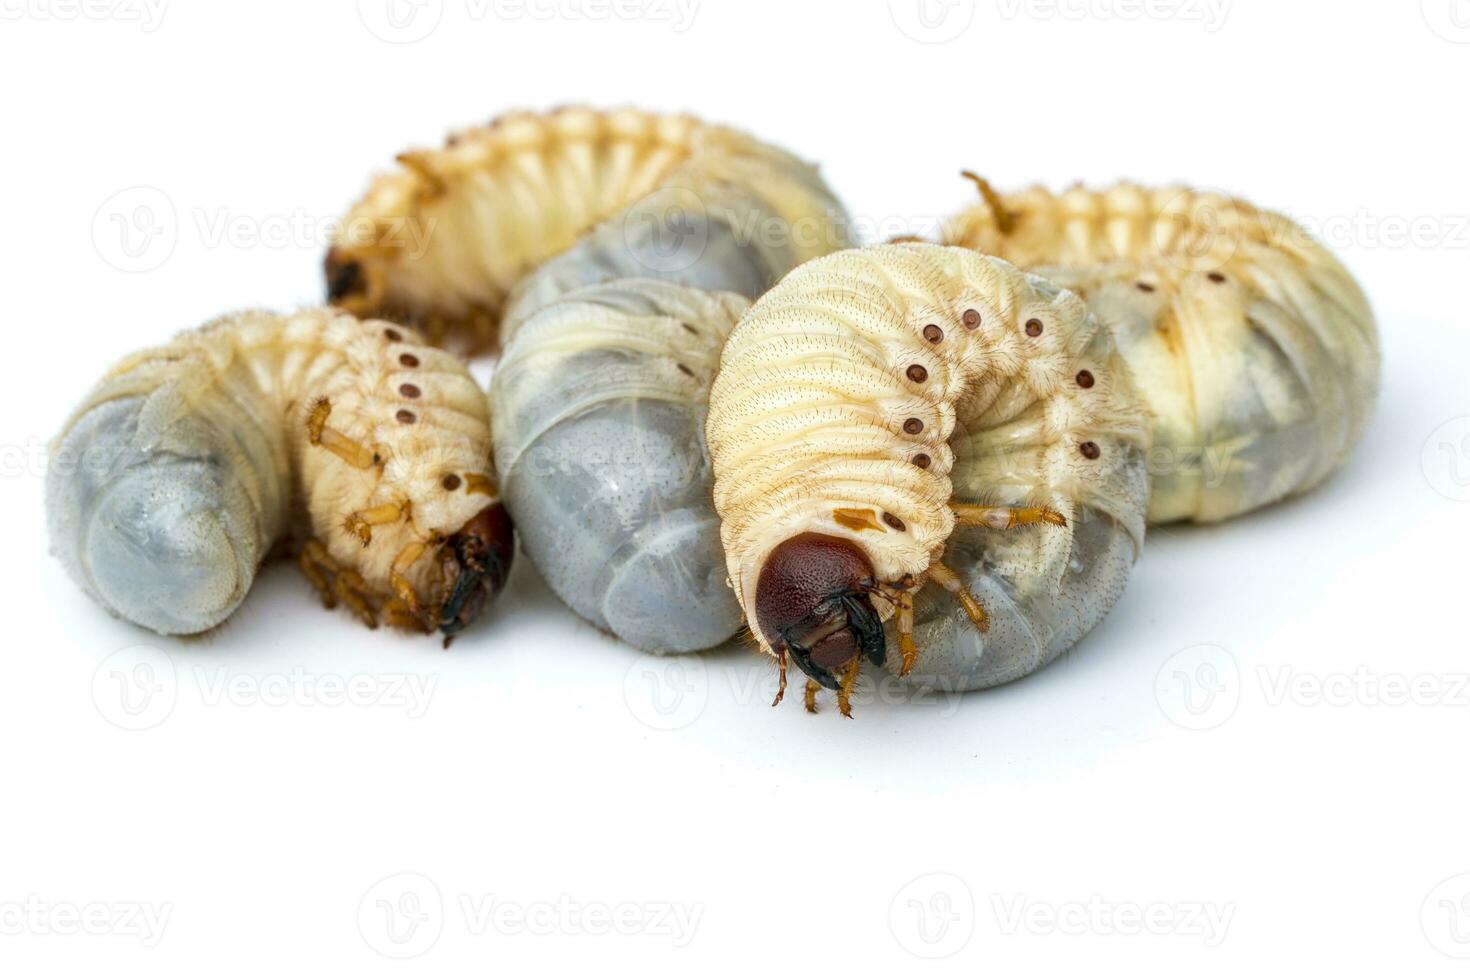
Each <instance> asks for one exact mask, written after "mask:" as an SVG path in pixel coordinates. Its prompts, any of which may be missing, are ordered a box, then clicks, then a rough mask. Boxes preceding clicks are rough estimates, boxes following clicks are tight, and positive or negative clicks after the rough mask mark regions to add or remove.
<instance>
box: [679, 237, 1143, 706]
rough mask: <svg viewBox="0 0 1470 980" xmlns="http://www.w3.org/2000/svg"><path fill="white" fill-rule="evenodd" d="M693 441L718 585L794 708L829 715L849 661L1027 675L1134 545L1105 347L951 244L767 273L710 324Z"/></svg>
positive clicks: (1028, 288) (852, 665) (1128, 445)
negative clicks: (704, 463)
mask: <svg viewBox="0 0 1470 980" xmlns="http://www.w3.org/2000/svg"><path fill="white" fill-rule="evenodd" d="M707 433H708V442H709V451H710V457H711V460H712V463H713V469H714V476H715V490H714V501H715V507H716V510H717V511H718V512H719V515H720V520H721V536H722V539H723V543H724V547H725V554H726V558H727V562H728V569H729V575H730V580H731V582H732V583H733V585H734V587H735V592H736V595H737V597H738V599H739V601H740V604H741V607H742V609H743V610H744V612H745V615H746V618H747V620H748V622H749V623H750V625H751V629H752V631H753V633H754V634H755V638H756V640H757V642H758V643H759V644H760V646H761V648H762V649H763V650H764V651H765V652H767V653H769V654H770V655H772V656H773V657H775V658H776V659H777V661H778V662H779V665H780V667H781V675H782V676H781V679H782V688H781V689H782V691H783V692H784V690H785V674H786V665H787V663H788V661H789V662H793V663H795V664H796V665H797V666H799V667H800V668H801V669H802V670H803V671H804V672H805V673H806V674H807V676H808V680H807V690H806V701H807V706H808V708H812V709H814V707H815V697H816V695H817V693H818V691H819V689H820V688H821V687H827V688H832V689H835V690H836V691H837V692H838V693H837V698H838V703H839V706H840V707H841V708H842V710H843V713H844V714H846V713H848V711H849V710H850V699H851V693H852V685H853V683H854V681H855V680H856V678H857V674H858V670H859V666H860V664H861V661H862V660H863V659H867V660H869V661H870V662H872V663H874V664H882V665H884V666H886V667H888V669H890V670H891V671H893V672H894V673H896V674H899V675H900V676H903V677H906V678H907V679H908V681H909V682H911V683H913V684H915V685H917V686H920V687H927V688H945V689H949V690H969V689H973V688H980V687H988V686H991V685H994V684H999V683H1002V682H1005V681H1008V680H1011V679H1013V678H1017V677H1020V676H1022V675H1024V674H1027V673H1029V672H1031V671H1033V670H1035V669H1036V668H1038V667H1040V666H1041V665H1042V664H1045V663H1047V662H1048V661H1050V660H1051V659H1053V658H1054V657H1056V656H1057V655H1058V654H1059V653H1060V652H1062V651H1063V650H1065V649H1067V648H1068V647H1070V646H1071V645H1072V644H1073V643H1075V642H1076V641H1077V640H1078V639H1079V638H1080V637H1081V636H1082V635H1083V634H1085V633H1086V632H1087V631H1088V630H1090V629H1091V628H1092V627H1093V626H1094V625H1095V624H1096V623H1097V622H1098V621H1099V620H1100V619H1101V618H1102V617H1103V616H1104V615H1105V614H1106V613H1107V611H1108V610H1109V608H1111V607H1112V605H1113V604H1114V602H1115V601H1116V600H1117V598H1118V596H1119V595H1120V594H1121V592H1122V589H1123V586H1124V583H1125V582H1126V580H1127V578H1128V574H1129V570H1130V569H1131V567H1132V564H1133V561H1134V559H1135V557H1136V554H1137V551H1138V548H1139V546H1140V544H1141V542H1142V537H1143V525H1144V509H1145V506H1146V502H1147V473H1146V462H1147V451H1148V444H1149V443H1148V439H1149V432H1148V423H1147V417H1146V414H1145V412H1144V410H1143V408H1142V405H1141V403H1140V402H1139V400H1138V397H1137V395H1136V394H1135V392H1134V391H1133V388H1132V385H1131V382H1130V380H1129V378H1128V375H1127V372H1126V371H1125V369H1124V368H1123V364H1122V361H1121V359H1120V358H1119V356H1118V353H1117V351H1116V349H1115V347H1114V345H1113V342H1112V338H1111V337H1110V336H1109V334H1108V332H1107V331H1106V330H1104V329H1102V328H1101V327H1100V326H1099V325H1098V322H1097V320H1096V319H1095V318H1094V317H1093V316H1092V315H1091V314H1090V313H1089V312H1088V311H1087V308H1086V306H1085V305H1084V304H1083V302H1082V301H1081V300H1080V299H1079V298H1078V297H1077V296H1075V295H1074V294H1072V293H1071V292H1067V291H1063V290H1060V289H1058V288H1056V287H1055V286H1053V285H1052V284H1050V283H1049V282H1047V281H1045V280H1043V279H1041V278H1039V277H1035V276H1030V275H1026V274H1024V273H1021V272H1019V271H1017V270H1016V269H1015V268H1014V267H1012V266H1010V265H1009V264H1007V263H1005V262H1002V261H999V260H996V259H990V258H985V257H982V256H980V255H977V254H976V253H975V252H973V251H970V250H966V249H959V248H944V247H941V246H937V245H887V246H879V247H875V248H867V249H856V250H850V251H845V252H839V253H837V254H835V255H832V256H829V257H827V258H823V259H818V260H816V261H814V262H809V263H807V264H806V265H804V266H802V267H801V268H799V269H797V270H796V271H795V272H793V273H791V274H790V275H788V276H787V277H786V278H785V279H784V280H782V282H781V283H780V284H779V285H778V286H777V287H776V288H774V289H773V290H771V291H770V292H768V293H767V294H766V295H765V296H763V297H762V298H761V299H759V300H758V301H757V302H756V303H755V305H754V306H752V307H751V309H750V311H749V312H748V313H747V314H746V315H745V316H744V317H743V318H742V319H741V321H740V323H739V325H738V326H737V327H736V329H735V330H734V332H733V333H732V334H731V335H730V338H729V340H728V341H727V343H726V345H725V348H724V352H723V354H722V356H721V362H720V369H719V374H718V376H717V377H716V379H715V383H714V387H713V390H712V391H711V395H710V410H709V419H708V426H707ZM885 620H886V621H887V623H886V626H885V623H884V621H885ZM778 700H780V698H779V697H778Z"/></svg>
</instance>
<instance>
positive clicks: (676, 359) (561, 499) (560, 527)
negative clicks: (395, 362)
mask: <svg viewBox="0 0 1470 980" xmlns="http://www.w3.org/2000/svg"><path fill="white" fill-rule="evenodd" d="M721 203H722V208H723V210H722V211H721V216H719V217H716V216H715V215H714V214H713V213H712V212H711V209H709V208H707V207H706V206H705V204H704V203H703V202H702V201H700V200H699V199H698V198H695V197H694V196H693V195H690V194H689V193H688V192H685V191H682V190H680V189H678V188H666V189H664V190H661V191H658V192H657V193H654V194H651V195H649V196H648V197H646V198H644V199H643V200H642V201H640V202H639V203H638V204H636V205H634V206H633V207H632V208H630V209H629V210H628V211H627V212H626V213H625V214H623V215H622V216H620V217H618V218H615V219H613V220H611V221H608V222H606V223H604V224H602V225H600V226H599V227H597V228H596V229H594V230H593V231H591V232H589V233H588V234H587V235H586V236H584V237H583V238H582V239H581V240H580V241H579V242H578V243H577V244H576V245H574V246H573V247H572V248H571V249H569V250H568V251H566V252H564V253H562V254H561V255H560V256H558V257H556V258H554V259H551V260H550V261H548V262H547V263H545V264H544V265H543V266H541V267H540V268H539V269H538V270H537V271H536V272H535V273H533V274H531V275H530V276H528V277H527V278H526V280H524V281H523V282H522V283H521V284H520V286H518V287H517V289H516V291H515V293H514V295H513V296H512V297H511V301H510V306H509V310H508V312H507V315H506V319H505V321H504V325H503V328H502V333H501V336H502V340H503V343H504V345H505V353H504V356H503V358H502V360H501V362H500V364H499V365H498V366H497V369H496V372H495V377H494V380H493V381H492V383H491V388H490V398H491V417H492V418H493V419H494V420H495V421H494V424H495V447H496V450H495V454H496V469H497V472H499V474H500V478H501V483H502V489H503V491H504V494H505V500H506V506H507V507H508V508H509V510H510V513H511V515H512V516H513V517H514V518H515V521H516V527H517V529H518V530H519V531H520V535H521V547H522V548H523V549H524V550H525V551H526V553H527V554H528V555H529V556H530V558H531V561H532V562H533V563H534V564H535V565H536V567H537V569H538V570H540V572H541V574H542V577H543V578H545V580H546V582H547V584H548V585H549V586H550V587H551V589H552V591H554V592H555V593H556V594H557V595H558V596H559V597H560V598H561V599H562V601H564V602H565V603H566V604H567V605H568V606H570V607H571V608H572V609H573V610H574V611H575V612H577V613H578V614H579V615H581V616H582V617H584V618H585V619H587V620H589V621H590V622H592V623H594V624H596V625H597V626H599V627H601V628H603V629H606V630H608V631H609V632H612V633H613V634H615V635H616V636H618V637H619V638H620V639H622V640H624V641H626V642H628V643H630V644H632V645H633V646H636V647H638V648H639V649H642V650H648V651H652V652H657V653H671V652H687V651H692V650H702V649H705V648H708V647H711V646H715V645H717V644H719V643H722V642H724V641H725V640H727V639H729V638H730V636H732V635H733V634H734V633H735V631H736V630H738V629H739V628H740V624H741V613H740V607H739V604H738V603H737V602H736V600H735V596H734V594H733V593H732V592H731V590H730V587H729V586H728V585H727V584H726V582H725V574H726V573H725V561H724V553H723V550H722V549H721V546H720V537H719V520H718V518H717V517H716V515H715V512H714V509H713V507H712V506H711V503H710V487H711V483H712V479H713V478H712V476H711V473H710V467H709V454H708V452H707V451H706V449H705V444H704V422H705V416H706V413H707V404H708V397H709V385H710V382H711V380H712V378H713V376H714V372H715V370H716V369H717V367H718V364H719V352H720V347H721V345H722V344H723V342H724V338H725V337H726V336H727V335H728V334H729V332H730V330H731V329H733V327H734V325H735V321H736V320H737V319H738V318H739V316H740V314H741V313H742V312H744V310H745V307H746V305H747V300H748V299H749V298H752V297H754V296H758V295H760V293H762V292H764V291H765V290H766V289H767V288H769V286H770V285H771V284H772V282H773V280H774V279H775V277H776V276H777V275H778V274H779V272H780V271H784V270H785V269H786V268H787V267H789V266H790V265H792V264H794V263H795V261H796V257H795V255H794V254H792V253H790V252H789V251H787V250H786V249H785V247H784V246H783V245H782V244H781V243H779V242H777V243H775V244H772V243H768V242H762V241H760V240H751V239H747V238H746V237H744V233H745V232H746V231H748V229H742V228H741V227H738V226H737V224H738V222H739V221H740V218H739V217H737V216H738V215H744V216H745V217H746V218H747V219H749V220H751V221H755V220H759V219H762V218H767V217H769V215H768V212H766V211H765V210H763V209H762V208H761V207H760V206H759V205H758V204H757V203H756V202H754V201H753V200H751V199H748V198H747V197H746V196H745V195H742V194H739V193H737V192H733V191H732V192H730V195H729V198H728V200H725V201H723V202H721Z"/></svg>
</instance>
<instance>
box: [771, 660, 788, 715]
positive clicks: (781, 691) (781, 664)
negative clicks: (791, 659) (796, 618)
mask: <svg viewBox="0 0 1470 980" xmlns="http://www.w3.org/2000/svg"><path fill="white" fill-rule="evenodd" d="M776 666H777V668H778V669H779V670H780V671H781V680H780V681H779V683H777V685H776V700H774V701H772V702H771V707H773V708H774V707H775V706H776V705H778V704H780V703H781V699H782V698H784V697H785V696H786V648H785V647H784V646H783V647H782V648H781V652H779V653H777V654H776Z"/></svg>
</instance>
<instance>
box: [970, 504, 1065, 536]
mask: <svg viewBox="0 0 1470 980" xmlns="http://www.w3.org/2000/svg"><path fill="white" fill-rule="evenodd" d="M949 509H950V510H952V511H954V517H955V523H957V524H964V525H969V526H971V527H989V528H994V529H995V530H997V531H1008V530H1010V529H1011V528H1013V527H1024V526H1026V525H1028V524H1054V525H1056V526H1057V527H1066V526H1067V519H1066V518H1065V517H1063V516H1062V515H1061V514H1059V513H1057V512H1056V511H1054V510H1052V509H1051V508H1050V507H985V506H982V505H980V504H950V505H949Z"/></svg>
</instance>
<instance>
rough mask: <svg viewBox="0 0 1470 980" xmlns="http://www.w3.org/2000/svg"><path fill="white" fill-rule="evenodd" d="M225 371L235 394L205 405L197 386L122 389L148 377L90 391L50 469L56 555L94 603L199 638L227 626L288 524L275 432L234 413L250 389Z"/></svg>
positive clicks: (49, 514)
mask: <svg viewBox="0 0 1470 980" xmlns="http://www.w3.org/2000/svg"><path fill="white" fill-rule="evenodd" d="M154 367H156V365H153V364H144V365H142V366H141V367H139V368H136V369H135V370H134V371H133V372H132V374H133V375H138V376H146V375H148V374H149V373H150V369H152V368H154ZM190 368H192V369H194V370H198V371H207V370H208V367H207V366H206V365H205V364H203V363H202V362H197V361H196V362H193V363H191V364H190ZM229 373H230V374H231V375H232V376H233V377H232V378H231V383H232V384H233V385H234V386H235V391H234V393H233V395H222V394H220V392H219V391H218V390H216V391H215V392H214V393H213V395H212V396H211V397H208V398H206V400H205V401H204V402H203V403H200V402H199V401H197V400H196V396H197V395H198V394H199V392H200V386H198V385H196V384H194V383H193V381H194V380H197V379H188V380H186V381H184V382H183V383H175V382H169V381H165V382H164V383H163V384H162V385H160V386H159V387H157V388H156V389H154V390H152V391H150V392H148V393H146V394H143V393H138V394H125V392H127V391H128V389H129V388H130V387H141V388H146V387H147V385H148V381H147V380H146V378H145V377H139V378H138V379H137V383H136V384H134V383H133V381H134V379H133V378H132V377H130V375H123V376H122V377H120V378H117V379H114V380H112V381H110V382H108V383H107V384H106V386H105V391H106V392H110V393H112V394H117V395H120V397H106V395H105V393H99V394H98V395H97V396H94V398H93V403H92V405H91V406H90V407H88V408H86V409H84V411H83V412H82V413H81V414H80V415H79V416H78V417H77V418H76V419H75V420H74V421H73V423H72V424H71V425H70V427H69V428H68V429H67V431H66V432H65V433H64V434H63V436H62V437H61V438H60V440H59V441H58V444H57V446H56V447H55V451H54V452H53V454H52V461H51V465H50V468H49V469H48V472H47V476H46V520H47V525H48V530H49V532H50V538H51V547H52V551H53V553H54V554H55V555H56V556H57V557H58V558H59V559H60V560H61V562H62V563H63V565H64V566H65V567H66V569H67V571H68V573H69V574H70V575H71V577H72V578H73V579H74V580H75V581H76V582H77V583H78V584H79V585H80V586H81V587H82V588H83V589H84V590H85V591H86V592H87V593H88V594H89V595H91V596H92V597H93V598H94V599H96V600H97V602H99V603H100V604H101V605H102V606H103V607H104V608H106V609H107V610H108V611H110V612H112V613H114V614H115V615H118V616H121V617H123V618H124V619H128V620H130V621H132V622H134V623H137V624H139V625H141V626H146V627H147V628H149V629H151V630H154V631H155V632H158V633H164V634H186V633H199V632H203V631H205V630H208V629H210V628H212V627H214V626H216V625H218V624H219V623H220V622H222V621H223V620H224V619H225V618H226V617H228V616H229V615H230V613H232V612H233V611H234V610H235V608H236V607H237V606H238V605H239V604H240V602H241V601H242V600H243V599H244V598H245V594H246V593H247V592H248V591H249V589H250V585H251V582H252V581H253V580H254V578H255V572H256V569H257V568H258V567H259V565H260V562H261V560H262V559H263V558H264V557H265V552H266V551H267V550H268V549H269V547H270V543H271V542H272V541H274V540H275V539H276V538H277V537H278V536H279V535H280V533H281V531H282V529H283V527H284V524H285V521H286V519H287V515H286V512H285V501H286V499H287V489H288V488H287V487H286V485H285V482H286V478H285V476H284V463H283V461H284V458H285V448H284V445H283V444H282V439H281V435H280V433H279V426H275V427H271V426H269V425H264V424H259V423H260V422H261V421H262V420H261V419H259V418H255V417H254V415H255V412H254V411H253V410H252V408H251V407H249V406H246V407H245V410H244V411H243V412H241V411H240V408H241V403H242V402H245V401H249V400H250V393H251V392H252V391H254V384H253V381H252V380H251V379H250V378H249V377H248V376H247V375H246V373H245V372H244V371H240V370H236V371H232V372H229ZM242 386H243V387H242ZM256 394H258V392H256ZM235 396H239V399H238V400H237V399H236V397H235ZM262 404H263V402H262V403H257V405H256V406H255V407H256V408H259V407H261V405H262ZM221 413H225V414H224V415H222V414H221ZM246 418H250V419H251V421H252V422H254V423H256V424H242V422H243V421H244V419H246Z"/></svg>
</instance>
